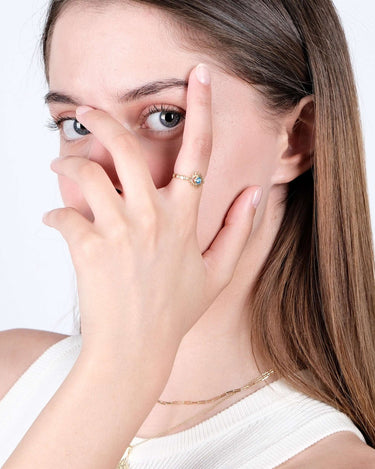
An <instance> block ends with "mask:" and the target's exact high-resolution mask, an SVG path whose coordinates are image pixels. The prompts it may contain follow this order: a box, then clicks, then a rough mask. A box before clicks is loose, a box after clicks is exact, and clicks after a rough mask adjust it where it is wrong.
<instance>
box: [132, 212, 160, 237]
mask: <svg viewBox="0 0 375 469" xmlns="http://www.w3.org/2000/svg"><path fill="white" fill-rule="evenodd" d="M137 223H138V226H139V228H140V229H141V231H142V232H143V233H145V234H147V233H148V234H149V233H153V232H155V231H157V229H158V225H159V219H158V216H157V214H156V212H155V211H154V210H143V211H141V212H140V214H139V216H138V219H137Z"/></svg>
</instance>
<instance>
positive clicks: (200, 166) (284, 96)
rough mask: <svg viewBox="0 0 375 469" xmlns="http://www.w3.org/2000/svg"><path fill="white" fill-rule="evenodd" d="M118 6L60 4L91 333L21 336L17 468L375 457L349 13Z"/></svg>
mask: <svg viewBox="0 0 375 469" xmlns="http://www.w3.org/2000/svg"><path fill="white" fill-rule="evenodd" d="M103 3H104V2H99V1H87V0H86V1H81V0H54V1H52V2H51V6H50V10H49V13H48V18H47V22H46V27H45V31H44V36H43V51H44V59H45V66H46V76H47V81H48V84H49V87H50V91H49V93H48V94H47V96H46V102H47V103H48V105H49V108H50V111H51V115H52V117H53V121H54V122H53V124H52V126H53V127H56V128H58V129H59V130H60V134H61V149H60V157H59V158H58V159H57V160H55V161H54V162H53V163H52V165H51V167H52V170H53V171H55V172H56V173H57V174H58V176H59V184H60V189H61V192H62V196H63V199H64V203H65V206H66V207H65V208H61V209H56V210H53V211H51V212H49V213H48V214H46V216H45V217H44V221H45V223H46V224H47V225H49V226H51V227H54V228H56V229H58V230H59V231H60V232H61V234H62V235H63V236H64V238H65V239H66V241H67V243H68V245H69V249H70V253H71V255H72V260H73V263H74V266H75V269H76V273H77V283H78V292H79V304H80V314H81V335H80V336H76V337H64V336H61V335H56V334H52V333H44V332H33V331H21V332H20V331H6V332H4V333H2V340H1V353H0V357H2V359H1V360H2V361H1V363H2V366H1V373H2V379H1V383H2V384H1V391H2V395H3V396H5V397H3V400H2V401H1V403H0V419H1V421H2V422H3V423H2V430H1V431H2V432H3V433H2V434H1V435H0V436H1V438H0V439H1V441H2V442H3V441H4V446H6V448H5V449H4V450H2V451H3V454H2V455H1V456H2V458H3V460H2V462H5V461H7V462H5V464H4V466H3V467H4V468H6V469H12V468H20V467H24V466H26V465H28V466H31V467H41V468H44V467H50V466H51V465H52V464H53V466H54V467H61V468H63V467H64V468H65V467H69V468H73V469H74V468H86V467H90V468H110V467H116V466H117V467H131V468H133V467H136V468H138V467H139V468H141V467H143V468H146V467H163V468H176V467H180V468H182V467H186V468H187V467H189V468H191V467H195V468H223V467H226V468H227V467H228V468H229V467H231V468H240V467H241V468H245V467H246V468H262V469H264V468H271V467H280V468H284V469H285V468H286V469H288V468H289V469H290V468H297V467H298V468H300V467H303V468H310V467H311V468H313V467H314V468H316V467H332V468H335V467H336V468H342V467H348V468H358V467H361V468H367V467H369V468H370V467H374V466H375V456H374V454H375V452H374V450H373V448H372V447H374V445H375V410H374V407H373V402H374V398H375V384H374V381H373V376H374V372H375V369H374V368H375V365H374V362H375V361H374V358H375V348H374V343H373V337H374V335H373V334H374V329H375V327H374V313H375V306H374V305H375V302H374V276H373V251H372V243H371V236H370V224H369V210H368V202H367V194H366V184H365V175H364V174H365V173H364V163H363V157H362V146H361V137H360V127H359V120H358V115H357V103H356V95H355V87H354V83H353V78H352V73H351V68H350V62H349V58H348V53H347V49H346V43H345V38H344V36H343V33H342V30H341V27H340V24H339V21H338V19H337V16H336V13H335V11H334V8H333V6H332V4H331V3H330V1H329V0H316V1H315V0H314V2H312V1H302V2H293V1H290V0H254V1H252V2H245V1H238V2H228V1H225V2H224V1H217V0H215V1H207V0H205V1H204V2H203V1H200V0H186V1H184V0H182V1H179V2H174V1H172V0H160V1H158V0H147V1H143V0H142V1H138V0H137V1H127V2H125V1H121V0H119V1H113V2H105V3H104V4H103ZM15 341H17V343H22V344H23V345H22V348H20V347H17V349H16V350H17V351H16V353H14V354H13V355H12V356H11V359H10V364H8V366H7V367H5V364H6V360H8V363H9V358H8V357H9V350H10V347H11V346H12V345H11V344H13V343H14V342H15ZM13 348H14V346H13ZM37 357H39V358H38V359H37ZM36 359H37V360H36ZM30 365H31V366H30ZM26 369H27V371H26V373H24V374H23V375H22V373H23V372H24V371H25V370H26ZM21 375H22V377H20V376H21ZM247 383H248V385H246V384H247ZM187 399H188V400H189V401H190V400H191V401H193V402H194V404H195V405H192V404H191V402H190V404H188V403H187V402H186V400H187ZM176 400H178V401H177V403H176V402H175V401H176ZM182 400H184V403H183V404H181V402H180V401H182ZM202 401H203V402H202ZM179 402H180V403H179ZM163 404H164V405H163ZM197 406H198V407H197ZM197 409H198V410H197ZM4 422H5V423H4ZM24 435H25V436H24ZM149 439H151V441H149ZM21 440H22V441H21ZM130 444H131V446H129V445H130ZM138 445H139V447H138ZM128 447H129V448H128ZM124 452H125V453H124ZM123 456H124V457H123ZM120 460H121V461H120ZM119 461H120V462H119Z"/></svg>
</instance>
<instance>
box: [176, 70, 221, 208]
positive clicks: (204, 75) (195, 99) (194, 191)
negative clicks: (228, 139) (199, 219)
mask: <svg viewBox="0 0 375 469" xmlns="http://www.w3.org/2000/svg"><path fill="white" fill-rule="evenodd" d="M211 150H212V111H211V78H210V72H209V70H208V67H207V66H206V65H204V64H199V65H198V66H197V67H196V68H195V69H194V70H193V71H192V72H191V74H190V77H189V86H188V94H187V109H186V121H185V129H184V135H183V141H182V146H181V149H180V152H179V155H178V158H177V160H176V163H175V168H174V173H175V174H176V175H179V176H182V177H184V176H185V177H190V176H192V175H193V174H194V172H195V171H196V172H198V174H199V175H200V176H202V178H203V180H204V177H205V176H206V174H207V169H208V164H209V160H210V156H211ZM181 179H182V180H181ZM190 182H191V181H190ZM190 182H189V181H188V180H186V179H185V180H183V178H179V177H178V176H177V177H176V178H173V179H172V181H171V184H173V186H174V188H173V190H174V191H175V193H178V197H179V200H183V201H187V202H188V201H189V203H191V204H192V205H193V206H195V208H196V209H197V207H198V205H199V200H200V196H201V186H202V184H203V181H199V179H198V184H197V185H196V186H195V187H193V185H192V184H191V183H190ZM199 182H200V184H199Z"/></svg>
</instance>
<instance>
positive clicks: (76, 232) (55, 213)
mask: <svg viewBox="0 0 375 469" xmlns="http://www.w3.org/2000/svg"><path fill="white" fill-rule="evenodd" d="M43 223H44V224H45V225H47V226H50V227H51V228H55V229H56V230H57V231H59V232H60V233H61V235H62V237H63V238H64V239H65V241H66V242H67V243H68V245H69V246H70V247H72V246H74V245H76V244H77V243H78V242H79V241H80V240H82V238H84V237H85V236H87V235H88V234H89V233H92V232H93V230H92V223H91V222H89V221H88V220H87V218H85V217H84V216H83V215H81V214H80V213H79V212H78V211H77V210H76V209H75V208H72V207H65V208H57V209H55V210H51V211H50V212H47V213H45V214H44V215H43Z"/></svg>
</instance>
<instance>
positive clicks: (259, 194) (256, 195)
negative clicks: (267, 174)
mask: <svg viewBox="0 0 375 469" xmlns="http://www.w3.org/2000/svg"><path fill="white" fill-rule="evenodd" d="M262 193H263V189H262V188H261V187H259V188H258V189H257V190H256V191H255V192H254V195H253V206H254V207H255V208H256V207H258V205H259V203H260V200H261V198H262Z"/></svg>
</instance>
